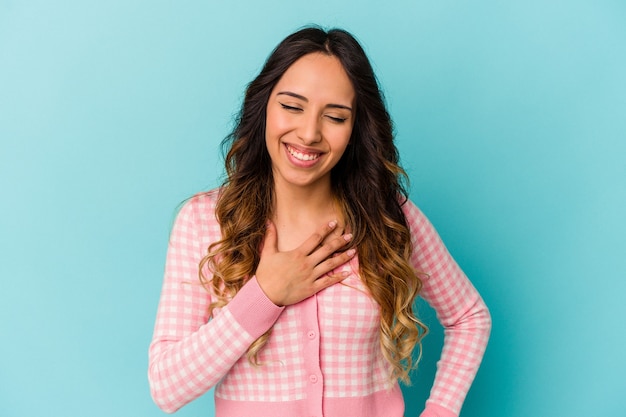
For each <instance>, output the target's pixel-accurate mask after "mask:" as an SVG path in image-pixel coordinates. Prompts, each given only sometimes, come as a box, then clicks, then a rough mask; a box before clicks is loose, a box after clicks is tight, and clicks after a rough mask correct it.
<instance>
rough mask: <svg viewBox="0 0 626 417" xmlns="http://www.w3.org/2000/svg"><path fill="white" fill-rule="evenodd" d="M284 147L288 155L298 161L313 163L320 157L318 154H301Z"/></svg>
mask: <svg viewBox="0 0 626 417" xmlns="http://www.w3.org/2000/svg"><path fill="white" fill-rule="evenodd" d="M286 146H287V151H288V152H289V154H290V155H291V156H293V157H294V158H296V159H298V160H300V161H314V160H316V159H317V158H319V157H320V155H321V154H320V153H309V152H302V151H299V150H297V149H295V148H292V147H291V146H289V145H286Z"/></svg>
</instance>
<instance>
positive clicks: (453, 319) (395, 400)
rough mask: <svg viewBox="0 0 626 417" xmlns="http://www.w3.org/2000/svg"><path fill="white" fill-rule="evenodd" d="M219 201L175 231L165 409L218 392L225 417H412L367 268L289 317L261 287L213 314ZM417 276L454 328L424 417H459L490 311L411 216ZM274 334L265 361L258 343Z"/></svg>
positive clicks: (199, 203) (165, 305)
mask: <svg viewBox="0 0 626 417" xmlns="http://www.w3.org/2000/svg"><path fill="white" fill-rule="evenodd" d="M216 200H217V192H216V191H212V192H208V193H204V194H199V195H197V196H195V197H193V198H192V199H191V200H190V201H188V202H187V203H186V204H185V206H184V207H183V208H182V209H181V211H180V213H179V215H178V217H177V220H176V223H175V225H174V227H173V230H172V234H171V237H170V244H169V248H168V254H167V261H166V267H165V278H164V282H163V289H162V293H161V300H160V302H159V308H158V313H157V319H156V325H155V329H154V336H153V340H152V343H151V345H150V351H149V381H150V388H151V393H152V397H153V399H154V401H155V402H156V403H157V404H158V406H159V407H160V408H162V409H163V410H164V411H166V412H174V411H176V410H177V409H178V408H180V407H182V406H183V405H185V404H187V403H188V402H190V401H192V400H193V399H195V398H196V397H198V396H200V395H202V394H204V393H205V392H206V391H208V390H209V389H211V388H212V387H215V409H216V416H217V417H243V416H256V417H270V416H271V417H303V416H307V417H313V416H316V417H370V416H371V417H379V416H385V417H402V416H403V415H404V401H403V398H402V392H401V391H400V389H399V387H398V383H397V382H394V383H392V384H390V383H389V379H388V375H389V374H388V372H389V371H388V367H387V364H386V362H385V359H384V357H383V355H382V352H381V349H380V344H379V343H380V342H379V325H378V323H379V311H378V308H377V305H376V304H375V303H374V302H373V300H372V299H371V298H370V297H369V296H368V295H367V292H366V290H365V287H364V285H363V284H362V283H361V281H360V279H359V276H358V259H356V258H354V259H353V260H352V261H351V262H350V263H347V264H345V265H343V266H341V267H339V268H338V270H337V272H339V271H348V272H350V276H349V277H348V278H346V279H345V280H344V281H343V282H342V283H340V284H336V285H333V286H331V287H329V288H327V289H325V290H323V291H321V292H319V293H318V294H316V295H314V296H312V297H310V298H308V299H306V300H304V301H302V302H300V303H298V304H295V305H292V306H288V307H278V306H276V305H274V304H273V303H272V302H271V301H270V300H269V299H268V298H267V297H266V296H265V294H264V293H263V291H262V290H261V288H260V287H259V285H258V283H257V281H256V279H255V278H254V277H252V278H251V279H250V280H249V281H248V283H247V284H245V285H244V287H243V288H242V289H241V290H240V291H239V292H238V293H237V295H235V296H234V297H233V299H232V300H231V301H230V302H229V304H228V305H226V306H225V307H223V308H222V309H220V310H217V311H215V312H214V317H213V318H212V319H209V316H208V314H207V311H208V306H209V303H210V302H211V295H210V294H209V293H208V292H207V291H205V290H204V289H203V288H202V287H201V286H200V285H199V282H198V263H199V261H200V259H201V258H202V257H203V256H204V255H205V253H206V250H207V248H208V246H209V245H210V244H211V243H212V242H215V241H216V240H218V239H220V227H219V225H218V223H217V221H216V219H215V216H214V208H215V204H216ZM404 212H405V215H406V218H407V221H408V224H409V226H410V229H411V233H412V237H413V244H414V254H413V256H412V258H411V261H412V263H413V266H414V267H415V268H416V269H417V270H419V271H424V272H426V273H428V274H429V277H428V278H426V279H425V280H424V287H423V290H422V293H421V296H422V297H423V298H424V299H425V300H426V301H427V302H428V303H429V304H430V305H431V306H432V307H433V308H434V309H435V310H436V312H437V317H438V318H439V320H440V322H441V323H442V325H443V326H444V327H445V342H444V347H443V351H442V355H441V359H440V361H439V363H438V370H437V374H436V378H435V382H434V385H433V388H432V390H431V393H430V397H429V399H428V401H427V402H426V409H425V410H424V412H423V413H422V415H421V416H422V417H453V416H458V414H459V411H460V409H461V406H462V404H463V401H464V399H465V395H466V394H467V391H468V390H469V387H470V385H471V383H472V381H473V379H474V376H475V374H476V371H477V370H478V366H479V365H480V362H481V359H482V356H483V353H484V350H485V347H486V345H487V340H488V338H489V332H490V329H491V319H490V316H489V312H488V310H487V308H486V306H485V304H484V302H483V301H482V299H481V297H480V295H479V294H478V293H477V292H476V290H475V289H474V287H473V286H472V284H471V283H470V282H469V280H468V279H467V278H466V276H465V275H464V274H463V272H462V271H461V270H460V268H459V267H458V266H457V264H456V263H455V262H454V260H453V259H452V257H451V256H450V254H449V253H448V251H447V250H446V248H445V247H444V245H443V244H442V242H441V240H440V239H439V236H438V235H437V233H436V231H435V230H434V229H433V227H432V225H431V224H430V223H429V222H428V220H427V219H426V217H425V216H424V215H423V214H422V213H421V212H420V211H419V209H418V208H417V207H416V206H415V205H413V204H412V203H411V202H407V203H406V204H405V205H404ZM269 328H273V329H272V335H271V337H270V340H269V342H268V344H267V345H266V346H265V347H264V348H263V350H262V351H261V353H260V355H259V359H260V361H261V362H262V363H263V364H262V365H261V366H253V365H251V364H250V363H249V361H248V359H247V358H246V355H245V353H246V350H247V349H248V347H249V346H250V344H251V343H252V342H253V341H254V340H256V339H257V338H258V337H259V336H261V335H262V334H263V333H265V332H266V331H267V330H268V329H269Z"/></svg>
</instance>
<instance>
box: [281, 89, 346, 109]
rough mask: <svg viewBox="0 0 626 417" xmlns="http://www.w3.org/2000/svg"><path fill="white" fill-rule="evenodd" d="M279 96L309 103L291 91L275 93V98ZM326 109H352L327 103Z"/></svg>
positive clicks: (306, 99)
mask: <svg viewBox="0 0 626 417" xmlns="http://www.w3.org/2000/svg"><path fill="white" fill-rule="evenodd" d="M281 94H282V95H285V96H290V97H293V98H297V99H298V100H302V101H304V102H306V103H308V102H309V99H308V98H306V97H304V96H302V95H300V94H296V93H293V92H291V91H279V92H278V93H276V95H277V96H280V95H281ZM326 107H330V108H332V109H346V110H350V111H352V107H349V106H344V105H343V104H335V103H329V104H327V105H326Z"/></svg>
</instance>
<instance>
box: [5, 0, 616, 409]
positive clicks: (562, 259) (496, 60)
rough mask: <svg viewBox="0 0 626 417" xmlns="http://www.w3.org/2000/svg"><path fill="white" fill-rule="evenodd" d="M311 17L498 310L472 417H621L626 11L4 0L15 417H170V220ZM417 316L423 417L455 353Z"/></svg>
mask: <svg viewBox="0 0 626 417" xmlns="http://www.w3.org/2000/svg"><path fill="white" fill-rule="evenodd" d="M307 23H319V24H322V25H324V26H326V27H331V26H340V27H344V28H346V29H348V30H350V31H352V32H353V33H354V34H356V36H357V37H358V38H359V39H360V40H361V42H362V43H363V44H364V46H365V48H366V50H367V52H368V54H369V55H370V57H371V59H372V62H373V64H374V67H375V69H376V71H377V74H378V76H379V78H380V81H381V84H382V87H383V89H384V91H385V94H386V98H387V102H388V105H389V109H390V112H391V114H392V116H393V118H394V120H395V123H396V131H397V143H398V147H399V149H400V152H401V158H402V162H403V164H404V166H405V168H406V169H407V171H408V172H409V174H410V177H411V184H412V188H411V196H412V199H413V200H414V201H415V202H416V203H417V204H418V205H419V206H420V207H421V208H422V209H423V210H424V212H425V213H426V214H427V215H428V216H429V217H430V219H431V221H432V222H433V223H434V225H435V226H436V227H437V229H438V231H439V232H440V234H441V235H442V237H443V239H444V241H445V242H446V244H447V246H448V248H449V250H450V251H451V253H452V254H453V255H454V256H455V258H456V259H457V261H458V262H459V264H460V265H461V266H462V267H463V269H464V270H465V271H466V273H467V274H468V275H469V276H470V278H471V279H472V281H473V282H474V284H475V286H476V287H477V288H478V289H479V290H480V291H481V293H482V294H483V296H484V298H485V300H486V302H487V304H488V305H489V307H490V309H491V312H492V315H493V321H494V327H493V332H492V337H491V341H490V345H489V347H488V349H487V353H486V356H485V359H484V362H483V365H482V368H481V369H480V371H479V373H478V376H477V378H476V381H475V384H474V386H473V387H472V390H471V391H470V393H469V395H468V398H467V401H466V403H465V406H464V409H463V412H462V416H465V417H478V416H480V417H502V416H506V417H527V416H568V417H577V416H580V417H583V416H585V417H586V416H600V415H601V416H608V417H619V416H624V415H626V403H625V401H624V398H623V397H624V393H625V392H626V383H625V382H624V377H625V376H626V359H625V358H624V352H623V351H624V348H625V347H626V336H625V330H626V325H625V321H624V316H626V307H625V303H624V302H623V299H624V294H625V293H626V283H625V282H626V265H625V263H626V262H625V260H626V238H625V236H626V221H625V220H624V213H625V212H626V207H625V206H626V163H625V159H626V5H625V3H624V2H623V1H617V0H615V1H609V0H596V1H593V0H588V1H578V0H572V1H545V0H543V1H538V0H527V1H518V0H515V1H508V2H506V1H505V2H503V1H495V0H491V1H476V2H460V1H436V2H433V1H422V0H413V1H395V2H393V1H386V2H383V1H363V0H360V1H354V0H344V1H341V2H329V1H325V0H320V1H317V2H306V3H303V2H284V1H276V0H274V1H265V2H254V1H251V0H246V1H232V2H228V3H227V2H211V1H197V0H190V1H150V2H148V1H139V0H124V1H122V0H111V1H106V2H103V1H93V0H92V1H85V0H80V1H79V0H62V1H56V2H53V1H42V0H33V1H26V0H25V1H19V0H14V1H13V0H0V192H1V199H2V200H1V202H2V203H1V206H0V257H1V258H0V337H1V340H0V416H3V417H39V416H64V417H78V416H90V417H99V416H107V417H109V416H116V417H117V416H160V415H163V413H162V412H161V411H160V410H158V408H157V407H156V406H155V405H154V404H153V403H152V401H151V399H150V396H149V390H148V384H147V378H146V372H147V371H146V369H147V349H148V344H149V342H150V338H151V334H152V328H153V323H154V316H155V313H156V307H157V302H158V296H159V291H160V285H161V279H162V273H163V263H164V258H165V250H166V245H167V239H168V233H169V229H170V226H171V222H172V220H173V218H174V216H175V213H176V209H177V207H178V205H179V203H180V202H181V201H183V200H184V199H185V198H186V197H188V196H190V195H191V194H193V193H195V192H198V191H201V190H206V189H208V188H211V187H214V186H216V185H218V184H219V182H220V179H221V176H222V161H221V157H220V152H219V142H220V141H221V139H222V138H223V137H224V136H225V135H226V134H227V133H228V131H229V128H230V126H231V120H232V115H233V114H234V113H235V112H236V111H237V108H238V105H239V103H240V101H241V97H242V94H243V90H244V88H245V85H246V83H247V82H249V81H250V80H251V79H252V78H253V77H254V76H255V74H256V73H257V72H258V71H259V69H260V66H261V65H262V63H263V61H264V59H265V58H266V57H267V55H268V54H269V52H270V50H271V49H272V48H273V47H274V46H275V45H276V43H278V42H279V41H280V40H281V39H282V38H283V37H284V36H286V35H287V34H289V33H291V32H292V31H293V30H295V29H297V28H298V27H300V26H301V25H304V24H307ZM420 311H421V313H422V315H423V317H424V318H425V320H426V321H427V322H428V323H429V324H431V327H432V333H431V334H430V335H429V336H428V337H427V339H426V341H425V353H424V360H423V362H422V363H421V366H420V368H419V370H418V371H417V372H416V374H415V375H414V378H413V379H414V384H413V386H412V387H410V388H407V389H405V395H406V399H407V417H409V416H413V417H416V416H417V415H418V414H419V412H420V411H421V408H422V405H423V402H424V400H425V399H426V397H427V395H428V390H429V388H430V384H431V381H432V377H433V373H434V369H435V362H436V359H437V356H438V350H439V349H440V347H441V343H442V335H441V334H442V332H441V329H440V328H439V327H438V326H437V324H436V322H435V319H434V315H433V312H432V311H431V310H429V309H428V308H427V307H425V306H421V307H420ZM212 407H213V406H212V399H211V395H210V394H209V395H206V396H204V397H203V398H201V399H199V400H197V401H196V402H194V403H192V404H190V405H188V406H186V407H185V408H183V409H182V410H181V411H180V412H179V413H178V415H179V416H212V415H213V411H212V410H213V408H212Z"/></svg>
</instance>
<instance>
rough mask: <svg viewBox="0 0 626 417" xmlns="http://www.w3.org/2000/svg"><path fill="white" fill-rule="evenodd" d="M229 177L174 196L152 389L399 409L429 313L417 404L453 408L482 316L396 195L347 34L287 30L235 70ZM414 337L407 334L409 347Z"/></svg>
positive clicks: (385, 144) (265, 410)
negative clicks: (239, 80)
mask: <svg viewBox="0 0 626 417" xmlns="http://www.w3.org/2000/svg"><path fill="white" fill-rule="evenodd" d="M225 144H226V145H227V146H228V149H229V150H228V154H227V156H226V172H227V180H226V181H225V183H224V184H223V186H222V187H221V188H219V189H217V190H213V191H210V192H207V193H203V194H199V195H196V196H195V197H193V198H192V199H190V200H189V201H188V202H187V203H186V204H185V205H184V207H183V208H182V209H181V211H180V213H179V215H178V217H177V220H176V223H175V225H174V228H173V230H172V235H171V238H170V244H169V249H168V255H167V262H166V270H165V279H164V283H163V290H162V294H161V300H160V304H159V309H158V313H157V319H156V326H155V331H154V338H153V341H152V344H151V345H150V358H149V361H150V365H149V380H150V387H151V392H152V396H153V398H154V400H155V402H156V403H157V404H158V405H159V406H160V407H161V408H162V409H163V410H165V411H167V412H173V411H175V410H177V409H178V408H180V407H182V406H183V405H185V404H186V403H188V402H190V401H192V400H193V399H194V398H196V397H198V396H200V395H202V394H203V393H205V392H206V391H208V390H209V389H211V388H212V387H215V409H216V415H217V416H218V417H243V416H256V417H281V416H285V417H286V416H289V417H303V416H307V417H311V416H318V417H322V416H324V417H352V416H354V417H369V416H372V417H374V416H376V417H401V416H403V414H404V401H403V398H402V393H401V391H400V389H399V387H398V380H402V381H408V373H409V370H410V369H411V367H412V366H413V362H412V355H413V352H414V348H416V345H419V342H420V339H421V337H422V336H423V334H424V333H425V330H426V328H425V327H424V325H423V324H422V323H421V322H420V321H419V320H418V318H417V317H416V316H415V314H414V312H413V304H414V301H415V298H416V297H417V296H418V295H420V296H422V297H423V298H424V299H425V300H426V301H427V302H429V303H430V304H431V305H432V306H433V307H434V308H435V310H436V311H437V315H438V317H439V320H440V321H441V323H442V324H443V326H445V329H446V330H445V345H444V348H443V352H442V356H441V360H440V362H439V367H438V371H437V375H436V378H435V382H434V386H433V388H432V391H431V395H430V398H429V400H428V401H427V403H426V408H425V410H424V412H423V413H422V416H423V417H434V416H439V417H450V416H457V415H458V414H459V411H460V409H461V405H462V403H463V400H464V398H465V395H466V393H467V391H468V389H469V387H470V384H471V383H472V380H473V378H474V375H475V373H476V371H477V369H478V366H479V364H480V362H481V359H482V356H483V352H484V349H485V346H486V344H487V339H488V337H489V331H490V326H491V322H490V316H489V313H488V310H487V308H486V307H485V304H484V303H483V301H482V299H481V297H480V296H479V294H478V293H477V292H476V290H475V289H474V287H473V286H472V285H471V283H470V282H469V281H468V279H467V278H466V277H465V275H464V274H463V272H462V271H461V270H460V269H459V267H458V266H457V264H456V263H455V262H454V260H453V259H452V258H451V257H450V255H449V253H448V252H447V250H446V249H445V247H444V245H443V244H442V242H441V240H440V239H439V237H438V235H437V233H436V232H435V230H434V229H433V227H432V226H431V224H430V223H429V222H428V220H427V219H426V218H425V217H424V215H423V214H422V213H421V212H420V211H419V210H418V208H417V207H416V206H415V205H414V204H413V203H411V202H410V201H409V200H408V198H407V193H406V191H405V189H404V188H403V185H402V184H403V182H402V181H403V179H404V176H405V174H404V172H403V170H402V169H401V168H400V167H399V165H398V154H397V150H396V148H395V145H394V143H393V134H392V124H391V120H390V117H389V115H388V113H387V110H386V108H385V105H384V103H383V99H382V94H381V92H380V90H379V86H378V84H377V81H376V78H375V76H374V73H373V71H372V68H371V66H370V63H369V61H368V59H367V57H366V55H365V53H364V51H363V49H362V48H361V46H360V45H359V44H358V42H357V41H356V40H355V39H354V38H353V37H352V36H351V35H350V34H349V33H347V32H345V31H342V30H331V31H329V32H325V31H323V30H321V29H319V28H306V29H303V30H300V31H298V32H296V33H294V34H292V35H290V36H288V37H287V38H286V39H285V40H283V41H282V42H281V43H280V44H279V45H278V47H277V48H276V49H275V50H274V51H273V53H272V54H271V55H270V57H269V58H268V60H267V62H266V63H265V66H264V67H263V69H262V70H261V73H260V74H259V75H258V76H257V77H256V79H255V80H254V81H252V83H250V85H249V86H248V89H247V91H246V96H245V100H244V103H243V107H242V110H241V113H240V116H239V118H238V121H237V125H236V127H235V129H234V131H233V132H232V134H231V135H230V136H229V138H228V139H227V141H226V142H225ZM418 348H419V346H418Z"/></svg>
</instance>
